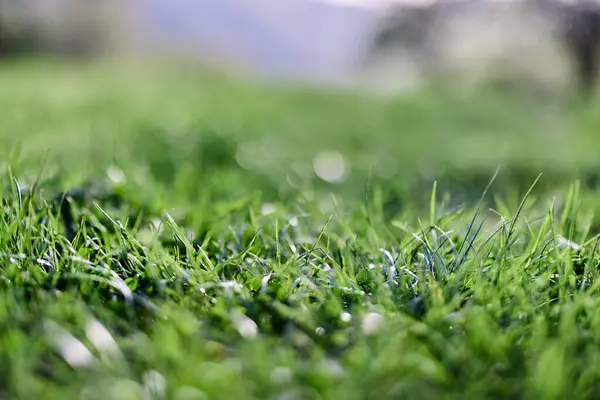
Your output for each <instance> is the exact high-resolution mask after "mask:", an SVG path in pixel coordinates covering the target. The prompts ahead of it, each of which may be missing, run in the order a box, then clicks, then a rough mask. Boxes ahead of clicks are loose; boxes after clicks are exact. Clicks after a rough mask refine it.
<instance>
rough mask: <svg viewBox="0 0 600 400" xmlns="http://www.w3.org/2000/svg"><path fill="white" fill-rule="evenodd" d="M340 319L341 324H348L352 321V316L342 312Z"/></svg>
mask: <svg viewBox="0 0 600 400" xmlns="http://www.w3.org/2000/svg"><path fill="white" fill-rule="evenodd" d="M340 319H341V320H342V322H346V323H348V322H350V321H352V314H350V313H347V312H344V313H342V315H340Z"/></svg>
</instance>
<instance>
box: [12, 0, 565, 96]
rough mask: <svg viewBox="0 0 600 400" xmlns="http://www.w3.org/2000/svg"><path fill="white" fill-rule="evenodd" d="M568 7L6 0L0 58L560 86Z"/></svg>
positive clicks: (394, 82)
mask: <svg viewBox="0 0 600 400" xmlns="http://www.w3.org/2000/svg"><path fill="white" fill-rule="evenodd" d="M565 1H567V0H565ZM571 3H572V2H571ZM565 4H569V3H565ZM561 6H564V4H563V3H562V0H541V1H540V0H481V1H471V0H442V1H433V0H261V1H260V2H257V1H252V0H203V1H194V0H130V1H127V2H120V1H117V0H102V1H91V0H87V1H77V0H30V1H27V2H23V1H18V0H1V1H0V21H1V22H0V23H1V25H0V26H1V32H2V38H3V39H2V51H3V52H4V53H5V54H6V53H10V52H16V51H32V50H36V51H47V52H48V51H49V52H60V53H63V54H64V53H70V54H79V55H82V54H86V55H91V54H95V55H98V54H105V55H106V54H113V55H116V54H118V55H120V56H125V55H129V56H132V55H137V56H140V55H145V56H147V57H148V56H153V57H156V58H163V59H164V58H167V59H170V60H174V59H180V60H181V59H185V60H194V61H197V62H202V63H204V64H208V65H211V66H213V67H219V68H228V69H233V70H236V71H237V72H252V73H253V74H254V75H255V76H261V77H269V78H275V77H277V78H286V79H290V78H291V79H300V80H303V81H304V82H309V81H310V82H320V83H330V84H331V83H334V84H339V83H345V84H349V83H350V84H366V87H367V88H369V87H374V86H375V85H379V86H378V87H379V88H381V89H386V90H389V89H406V88H409V87H414V85H415V84H417V83H420V82H421V81H422V79H423V77H424V76H427V77H428V78H431V77H432V76H434V77H440V76H443V74H442V72H443V73H444V74H446V75H448V74H451V75H452V76H453V79H455V76H456V75H457V74H460V76H461V77H462V78H463V80H468V81H474V80H481V79H483V78H484V77H483V76H481V75H486V77H485V79H492V78H493V79H501V78H504V79H506V78H509V77H510V78H512V79H521V80H522V81H543V85H545V86H549V87H552V88H556V87H558V86H561V85H563V86H564V84H565V80H568V78H569V66H568V65H567V64H568V62H567V61H568V60H566V57H565V54H564V53H565V51H564V49H562V48H560V43H559V41H560V37H559V36H560V32H559V31H560V29H561V28H563V25H564V22H565V21H563V20H565V19H568V18H569V16H568V15H567V13H566V12H564V10H562V9H561ZM561 19H562V20H561ZM466 75H469V77H468V78H467V77H466ZM492 75H495V76H494V77H492ZM509 75H512V76H509ZM464 83H465V82H462V83H461V84H464ZM538 83H539V82H538Z"/></svg>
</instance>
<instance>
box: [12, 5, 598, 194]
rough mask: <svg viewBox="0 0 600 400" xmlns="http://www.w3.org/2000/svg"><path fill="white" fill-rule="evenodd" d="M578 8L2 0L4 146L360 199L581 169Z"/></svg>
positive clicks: (591, 116)
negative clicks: (415, 185) (232, 170)
mask: <svg viewBox="0 0 600 400" xmlns="http://www.w3.org/2000/svg"><path fill="white" fill-rule="evenodd" d="M582 1H584V0H581V1H579V0H578V1H568V0H446V1H442V0H439V1H434V0H371V1H369V0H260V1H258V0H202V1H198V0H129V1H126V2H122V1H118V0H102V1H98V0H87V1H86V0H28V1H26V2H25V1H20V0H0V58H1V59H2V60H1V61H0V83H2V85H3V90H2V91H0V92H2V93H1V94H0V107H2V109H3V119H2V121H0V135H2V141H3V143H2V144H3V146H2V147H3V148H4V149H9V148H10V149H12V148H17V147H18V148H19V149H20V150H19V151H20V153H19V154H20V156H21V157H23V158H24V159H39V157H40V154H42V153H43V152H51V153H52V154H54V155H55V156H56V157H59V158H60V157H62V158H60V159H61V160H62V162H63V164H62V165H68V166H73V167H75V166H76V167H77V168H74V169H73V171H77V172H78V173H81V171H82V169H81V168H82V167H83V166H84V165H87V164H88V161H89V160H95V163H96V164H94V165H95V166H96V167H97V168H104V167H106V166H107V165H109V164H114V163H117V162H119V163H122V164H127V163H130V164H136V163H138V164H140V163H141V164H144V163H145V164H146V165H150V166H151V167H152V166H153V165H154V167H152V168H155V171H158V172H155V175H161V174H162V175H164V178H165V180H166V181H169V180H170V179H172V178H173V176H175V175H176V174H178V173H179V172H180V171H181V170H182V168H180V167H181V165H187V164H186V163H189V164H190V165H196V164H194V163H195V162H196V161H195V160H197V159H200V158H202V159H203V160H204V161H202V162H203V163H204V164H202V165H207V164H206V163H209V164H210V165H213V164H214V165H223V163H225V164H227V161H223V160H229V162H230V163H231V165H232V166H236V168H242V169H243V170H244V171H246V172H245V174H247V175H249V176H253V177H255V178H256V179H260V181H261V182H262V183H267V182H272V183H273V187H277V186H278V185H279V184H280V183H281V182H285V183H286V184H288V183H289V182H290V181H293V180H294V179H296V180H303V179H308V178H307V177H310V176H312V177H314V178H315V179H317V180H318V181H319V182H321V183H325V184H341V183H342V182H345V183H346V184H347V187H348V190H351V189H352V190H355V191H357V192H360V191H361V190H363V187H364V186H363V185H362V183H360V182H363V183H364V181H365V179H367V177H368V176H370V177H375V178H380V179H382V180H387V181H389V182H404V179H407V178H406V177H410V178H411V179H417V178H414V177H418V179H421V178H425V181H426V182H429V181H430V180H432V179H438V178H440V179H446V178H447V177H448V176H455V177H457V178H456V179H459V180H461V182H462V181H476V182H479V183H481V182H484V183H486V182H487V179H488V178H489V177H490V176H491V174H492V173H493V171H494V170H495V168H496V167H497V166H499V165H505V166H506V168H507V169H509V170H512V171H513V175H514V176H517V178H515V179H520V180H522V181H523V182H524V185H525V186H526V185H528V184H529V183H530V182H531V178H532V177H535V176H536V175H537V174H538V173H539V172H542V171H545V172H550V173H551V176H554V177H559V176H565V177H568V178H571V177H573V176H580V174H582V173H586V174H587V173H589V174H592V175H593V174H595V172H594V171H596V169H597V166H598V161H597V157H596V156H595V147H594V145H595V143H596V141H597V139H596V136H597V135H596V128H597V127H598V126H600V124H599V123H598V116H597V112H596V111H595V110H596V107H595V104H596V102H595V100H593V99H592V100H590V101H588V102H586V103H583V102H580V101H579V100H578V91H577V89H578V88H577V77H578V75H577V73H578V70H577V68H578V65H577V57H575V56H574V55H573V54H574V53H573V46H571V47H569V41H568V39H569V38H570V37H571V36H573V35H574V36H573V37H583V38H584V39H586V40H587V39H589V42H590V43H588V44H590V46H589V47H590V48H596V44H597V42H596V41H595V39H596V37H595V36H594V35H592V34H589V32H592V33H593V32H595V30H594V29H592V30H591V31H590V30H589V29H588V28H589V27H590V26H592V27H594V26H596V25H594V23H593V22H589V21H588V20H589V19H588V20H586V19H585V18H582V16H583V17H587V16H589V15H591V14H594V12H595V11H594V10H596V9H595V8H594V7H596V6H595V5H594V4H595V3H594V2H593V1H591V2H590V1H588V0H586V1H587V3H586V2H582ZM585 7H587V8H585ZM586 10H587V11H586ZM582 21H584V22H585V21H588V22H586V23H587V25H586V23H584V22H582ZM590 23H591V24H592V25H590ZM573 32H575V33H573ZM569 35H571V36H569ZM577 35H579V36H577ZM586 35H587V36H586ZM82 61H83V62H82ZM165 64H168V65H169V67H168V68H164V65H165ZM159 66H160V67H159ZM190 66H192V67H191V68H189V67H190ZM182 68H183V69H182ZM159 70H160V71H159ZM183 70H185V73H184V72H182V71H183ZM226 77H227V78H226ZM248 78H252V79H248ZM257 82H258V83H257ZM284 89H285V90H284ZM374 94H375V95H376V96H373V95H374ZM383 94H385V96H381V95H383ZM15 132H19V133H18V134H15ZM198 138H202V139H198ZM140 140H141V141H143V142H144V143H143V146H142V147H144V146H145V147H144V150H143V151H142V150H140V144H139V143H140ZM196 142H198V143H199V144H197V147H194V146H196V145H194V143H196ZM181 143H187V146H183V147H182V145H181ZM211 146H213V147H211ZM165 148H168V149H170V151H169V152H166V151H164V149H165ZM192 149H193V150H192ZM206 149H209V150H206ZM210 149H212V150H210ZM6 151H8V150H6ZM74 154H76V156H74ZM211 157H212V158H211ZM227 157H229V158H227ZM207 160H213V161H207ZM211 163H213V164H211ZM317 165H318V166H319V167H317ZM167 166H169V167H167ZM96 167H85V168H92V169H93V168H96ZM135 167H136V166H135V165H131V171H134V170H135ZM319 169H320V170H321V173H319V172H317V170H319ZM323 169H325V170H327V171H329V170H330V172H329V173H328V172H324V173H323V172H322V171H323ZM169 171H171V172H169ZM306 171H308V172H306ZM336 171H337V172H336ZM453 171H459V172H453ZM290 174H291V175H290ZM323 174H324V175H323ZM552 174H554V175H552ZM162 175H161V176H162ZM292 175H293V176H296V178H290V176H292ZM324 176H325V177H328V176H329V177H333V178H331V179H329V178H323V177H324ZM586 176H587V175H586ZM336 177H337V178H336ZM342 178H343V179H342ZM369 179H371V178H369ZM449 179H450V178H448V182H450V180H449ZM453 179H454V178H453ZM552 179H554V178H552ZM590 179H591V178H590ZM357 183H359V184H357ZM290 185H291V184H290ZM292 186H293V185H292Z"/></svg>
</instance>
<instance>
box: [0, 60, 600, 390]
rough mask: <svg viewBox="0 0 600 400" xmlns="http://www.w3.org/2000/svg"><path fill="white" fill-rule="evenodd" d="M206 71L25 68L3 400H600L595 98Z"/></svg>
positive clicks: (8, 145)
mask: <svg viewBox="0 0 600 400" xmlns="http://www.w3.org/2000/svg"><path fill="white" fill-rule="evenodd" d="M181 75H183V73H181V74H175V75H173V74H168V73H163V72H154V73H150V72H144V71H136V72H135V73H131V71H129V72H119V71H116V70H113V69H110V68H106V66H104V67H102V68H99V69H97V68H94V67H92V66H81V65H80V66H72V65H62V64H60V63H59V64H56V63H47V64H41V65H36V64H30V63H17V64H14V63H13V64H7V65H3V66H0V87H2V90H1V91H0V110H1V111H0V149H1V150H0V151H1V152H2V155H3V158H2V165H1V168H2V177H1V179H0V182H1V183H2V185H1V188H2V193H1V194H2V196H1V197H2V198H3V203H2V212H1V214H0V264H1V268H0V396H1V397H2V398H19V399H34V398H52V399H53V398H82V399H138V398H139V399H142V398H143V399H163V398H164V399H166V398H172V399H240V400H241V399H377V398H390V399H392V398H393V399H398V398H407V399H430V398H442V399H445V398H468V399H478V398H497V399H518V398H522V399H562V398H564V397H565V396H569V397H570V398H573V399H575V398H576V399H579V398H582V399H583V398H590V399H592V398H598V397H600V369H599V368H598V365H599V363H600V298H599V297H598V295H599V293H600V271H599V269H598V266H599V263H600V249H599V248H598V243H599V242H598V236H597V235H598V233H600V220H599V219H598V216H596V214H595V213H596V212H597V211H598V210H599V209H600V200H599V199H600V193H598V191H597V190H596V189H594V181H593V179H592V178H594V176H595V175H594V174H595V167H596V165H597V163H598V161H597V159H595V158H594V157H593V155H594V153H595V147H594V146H595V145H597V144H598V143H600V137H599V136H597V135H596V134H597V133H598V132H596V130H595V129H594V128H595V127H598V126H600V117H599V116H598V113H597V112H595V111H594V106H593V105H592V106H590V107H588V108H586V109H585V110H583V109H582V108H571V109H568V110H567V111H561V112H560V113H554V114H553V115H552V117H551V119H550V120H547V119H543V118H541V115H538V114H536V112H540V111H539V109H538V108H536V107H535V106H532V105H527V104H526V103H520V102H518V101H516V100H514V99H513V100H510V101H508V100H507V99H506V98H502V97H501V96H492V95H491V94H487V95H485V96H484V95H482V96H481V97H479V98H476V99H473V100H465V99H463V100H458V99H452V98H450V97H444V96H442V95H440V94H437V95H434V94H431V93H430V94H427V93H423V94H415V95H411V96H410V97H408V98H404V99H397V100H389V99H388V100H382V99H367V98H366V97H362V96H358V95H353V94H340V93H337V94H336V93H324V92H322V93H316V92H310V91H300V90H291V89H290V90H282V89H275V88H265V87H262V88H259V87H254V86H252V85H250V84H243V83H234V82H230V81H225V80H222V79H220V78H215V77H207V76H197V77H182V76H181ZM540 121H546V122H540ZM595 135H596V136H595ZM499 164H502V165H503V168H501V170H500V172H499V174H498V175H497V177H496V179H495V180H493V179H492V177H493V176H494V172H495V170H496V168H497V166H498V165H499ZM539 173H542V175H541V176H540V177H539V179H538V175H539ZM578 177H581V178H582V179H581V180H577V178H578ZM333 181H335V182H333ZM436 182H437V183H436ZM488 182H491V185H490V187H489V188H486V185H487V184H488Z"/></svg>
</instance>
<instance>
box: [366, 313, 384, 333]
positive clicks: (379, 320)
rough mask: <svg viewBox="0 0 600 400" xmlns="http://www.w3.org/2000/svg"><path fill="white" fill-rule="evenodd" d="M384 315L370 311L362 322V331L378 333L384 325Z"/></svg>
mask: <svg viewBox="0 0 600 400" xmlns="http://www.w3.org/2000/svg"><path fill="white" fill-rule="evenodd" d="M383 321H384V318H383V315H381V314H379V313H369V314H367V315H365V317H364V319H363V323H362V331H363V333H364V334H365V335H373V334H375V333H377V332H378V331H379V330H380V329H381V327H382V325H383Z"/></svg>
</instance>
